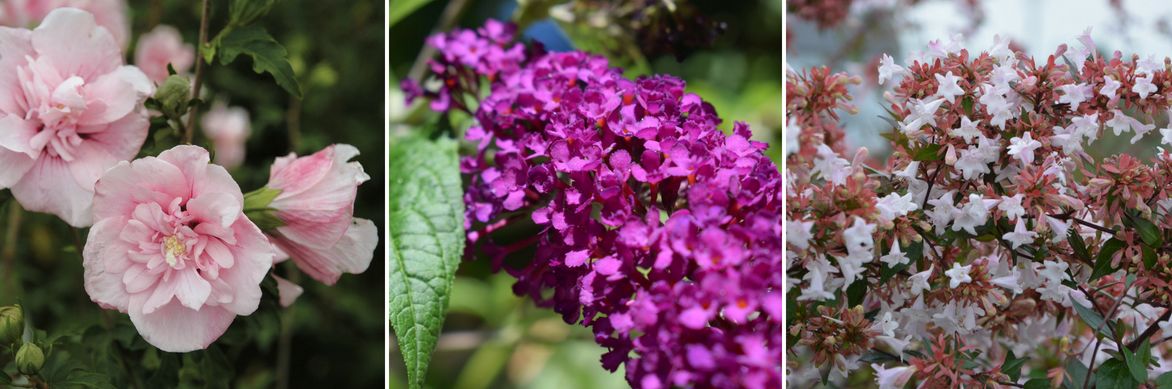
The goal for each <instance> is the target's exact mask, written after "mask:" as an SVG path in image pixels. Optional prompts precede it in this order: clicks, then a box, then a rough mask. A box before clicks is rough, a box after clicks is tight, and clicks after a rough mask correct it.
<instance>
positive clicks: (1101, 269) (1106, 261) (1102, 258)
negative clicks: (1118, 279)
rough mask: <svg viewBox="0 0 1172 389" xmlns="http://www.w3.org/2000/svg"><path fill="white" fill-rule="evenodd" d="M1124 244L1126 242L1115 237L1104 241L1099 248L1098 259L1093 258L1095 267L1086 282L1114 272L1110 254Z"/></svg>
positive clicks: (1113, 253)
mask: <svg viewBox="0 0 1172 389" xmlns="http://www.w3.org/2000/svg"><path fill="white" fill-rule="evenodd" d="M1126 246H1127V244H1126V243H1123V241H1121V240H1119V239H1115V238H1111V239H1110V240H1108V241H1107V243H1104V244H1103V248H1101V249H1099V255H1098V259H1096V260H1095V269H1094V271H1092V272H1091V278H1090V280H1088V282H1089V281H1094V280H1097V279H1099V277H1102V276H1105V275H1108V274H1111V273H1112V272H1114V271H1115V269H1112V268H1111V256H1113V255H1115V252H1116V251H1119V250H1120V249H1122V248H1124V247H1126Z"/></svg>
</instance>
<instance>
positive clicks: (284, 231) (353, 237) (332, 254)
mask: <svg viewBox="0 0 1172 389" xmlns="http://www.w3.org/2000/svg"><path fill="white" fill-rule="evenodd" d="M357 155H358V149H356V148H354V146H351V145H346V144H339V145H333V146H330V147H326V148H325V149H322V150H321V151H318V152H316V153H314V154H313V155H309V156H305V157H300V158H298V157H297V155H296V154H292V153H290V154H289V156H286V157H283V158H277V160H276V162H274V163H273V167H272V170H271V171H270V175H269V183H268V185H266V188H267V189H275V190H278V191H280V193H279V194H277V195H276V197H275V198H274V199H273V200H272V202H271V203H269V204H268V205H267V209H269V210H272V211H273V213H274V215H275V216H276V217H277V218H278V219H279V220H280V221H281V225H280V226H278V227H276V228H273V229H269V230H267V231H266V233H267V234H268V235H269V237H270V238H272V240H273V242H274V243H275V244H276V245H277V247H279V248H280V249H281V250H283V251H284V252H286V253H288V254H289V256H290V257H291V258H292V259H293V262H294V263H296V264H297V266H298V267H299V268H301V270H303V271H305V272H306V273H308V274H309V276H310V277H313V278H314V279H316V280H318V281H321V282H323V283H326V284H329V285H333V284H334V283H335V282H337V281H338V277H340V276H341V275H342V273H351V274H358V273H362V272H363V271H366V268H367V267H369V266H370V260H371V259H372V257H373V256H374V249H375V246H377V245H378V230H377V229H376V228H375V226H374V223H371V221H370V220H366V219H359V218H355V217H354V216H353V215H354V198H355V196H357V194H358V185H359V184H361V183H363V182H365V181H366V180H369V179H370V176H368V175H366V173H365V172H364V171H363V170H362V165H361V164H359V163H358V162H347V161H349V160H350V159H351V158H353V157H355V156H357Z"/></svg>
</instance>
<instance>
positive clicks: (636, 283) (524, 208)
mask: <svg viewBox="0 0 1172 389" xmlns="http://www.w3.org/2000/svg"><path fill="white" fill-rule="evenodd" d="M493 25H495V24H494V22H489V24H488V26H493ZM488 31H492V29H491V28H489V27H485V28H482V29H481V30H480V32H479V33H477V34H475V35H474V37H475V39H476V40H478V41H479V43H471V44H468V45H467V46H472V47H484V46H485V45H487V46H496V47H497V49H490V50H486V51H488V52H498V51H497V50H502V51H500V52H506V51H503V50H505V49H504V48H503V47H504V46H503V45H505V43H504V41H506V40H507V39H506V40H502V39H501V36H498V35H491V34H488V33H487V32H488ZM469 34H472V32H471V31H467V30H461V31H456V32H453V33H449V34H445V35H440V36H438V37H434V38H432V39H431V41H432V42H452V41H454V40H457V39H466V37H468V36H469ZM517 47H519V46H513V49H510V50H509V51H507V52H516V53H525V52H524V51H522V50H520V49H519V48H517ZM437 48H438V49H439V50H440V51H441V57H440V59H439V60H437V61H435V62H433V63H432V68H433V69H441V70H443V72H442V73H439V74H437V75H436V77H437V78H439V79H441V80H446V79H449V77H450V76H451V75H452V74H465V73H467V72H476V73H477V74H481V75H485V76H488V78H489V80H490V85H491V91H490V93H489V94H488V96H487V97H484V98H483V99H482V100H480V104H479V105H478V106H477V107H475V108H473V107H467V106H463V107H462V106H460V105H457V104H446V103H443V100H444V99H447V97H444V96H456V95H458V92H467V89H461V86H460V85H461V84H459V83H452V82H446V81H445V82H442V83H440V84H441V86H440V88H441V89H440V90H434V91H428V92H423V93H425V94H427V95H430V96H433V97H435V98H436V100H435V101H439V102H441V104H438V105H437V104H435V102H433V105H432V107H433V108H439V109H448V108H454V109H461V108H464V109H466V110H467V112H468V113H470V114H473V115H475V117H476V118H477V121H478V123H479V125H477V126H474V127H472V128H470V129H468V131H467V138H468V140H470V141H472V142H474V143H475V144H476V145H477V152H476V154H475V155H473V156H469V157H466V158H464V159H463V161H462V169H463V171H464V172H465V173H466V174H468V175H469V180H470V183H469V186H468V187H467V190H466V195H465V203H466V205H467V215H466V216H467V226H468V228H469V230H468V231H469V232H468V239H469V240H470V241H471V242H473V243H474V247H475V248H479V249H480V250H481V251H482V252H484V253H487V254H489V255H490V256H492V257H493V258H494V262H495V265H496V266H497V267H501V266H504V265H503V263H502V262H503V259H504V257H505V256H507V255H508V254H511V253H514V252H517V251H519V250H521V249H525V248H529V247H533V248H534V249H535V252H536V255H535V256H534V258H533V260H532V261H531V262H529V263H528V264H527V265H526V266H524V267H521V268H511V267H510V268H508V269H507V270H508V271H509V272H510V273H511V274H513V275H514V276H515V277H517V283H516V284H515V285H514V291H515V292H516V293H517V294H521V295H529V296H530V297H532V298H533V300H534V301H536V302H537V304H538V305H540V306H543V307H551V308H553V309H554V310H555V311H557V312H559V313H561V314H562V316H563V318H564V319H565V320H566V322H568V323H581V324H582V325H584V326H587V327H590V328H591V329H592V330H593V331H594V334H595V340H596V341H597V342H598V343H599V344H600V345H602V346H604V347H606V348H607V349H608V350H609V351H608V352H606V353H605V354H604V355H603V356H602V365H603V366H604V367H605V368H607V369H609V370H612V371H613V370H614V369H616V368H618V366H619V365H621V364H625V368H626V371H627V380H628V382H629V383H630V384H631V385H632V386H635V387H641V388H666V387H673V386H681V387H688V386H695V387H721V388H740V387H748V388H774V387H779V386H780V385H781V349H782V342H783V334H782V328H781V320H782V302H783V297H782V275H781V273H780V272H778V271H777V269H780V268H781V256H780V253H781V244H782V243H781V200H782V198H781V175H780V173H779V171H778V168H777V167H776V166H775V165H774V164H773V163H772V162H770V161H769V160H768V159H767V158H766V157H765V156H764V155H763V154H762V150H763V149H764V148H765V145H764V144H762V143H760V142H755V141H751V140H749V136H750V133H749V129H748V126H746V125H745V124H743V123H736V124H735V125H734V126H733V127H734V128H733V131H732V134H731V135H726V134H724V133H723V132H721V131H720V130H719V129H718V128H717V125H719V124H720V123H721V119H720V118H719V117H718V116H717V115H716V112H715V110H714V109H713V107H712V106H711V105H710V104H708V103H707V102H704V101H703V100H702V99H701V98H700V97H699V96H697V95H695V94H690V93H686V92H685V90H684V82H683V81H681V80H679V79H677V78H674V77H670V76H650V77H641V78H639V79H636V80H630V79H626V78H624V77H623V76H622V74H621V72H620V70H619V69H616V68H612V67H609V66H608V64H607V61H606V59H604V58H602V57H598V56H593V55H590V54H588V53H584V52H565V53H542V52H540V51H539V50H535V51H530V52H528V53H525V55H524V56H523V57H520V58H517V57H513V56H505V58H504V61H503V62H492V61H489V62H482V61H477V62H475V63H474V64H475V66H482V65H488V66H485V67H480V68H472V66H474V65H472V64H469V65H468V66H465V67H455V69H453V67H454V64H453V63H452V62H451V60H450V58H458V57H460V56H462V55H463V54H464V53H463V52H462V51H460V50H463V46H460V48H455V46H453V45H450V44H447V45H438V46H437ZM472 84H476V83H472ZM408 85H409V86H410V84H408ZM416 93H418V91H417V92H416ZM470 97H472V98H476V97H477V96H470ZM461 100H464V99H461ZM490 161H491V162H490ZM526 218H527V219H529V220H531V221H532V222H533V223H535V224H536V225H537V227H538V228H539V229H540V232H539V233H537V234H535V235H533V236H532V237H531V238H527V239H524V240H522V241H519V242H512V243H508V244H497V243H496V242H495V241H494V239H493V237H492V236H491V232H493V231H495V230H498V229H500V228H503V227H504V226H506V225H509V224H512V223H516V222H518V221H519V220H523V219H526Z"/></svg>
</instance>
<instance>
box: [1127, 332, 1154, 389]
mask: <svg viewBox="0 0 1172 389" xmlns="http://www.w3.org/2000/svg"><path fill="white" fill-rule="evenodd" d="M1144 343H1147V340H1144ZM1149 350H1150V346H1149ZM1120 354H1123V362H1124V363H1125V364H1126V365H1127V371H1128V372H1130V373H1131V378H1134V379H1135V380H1136V381H1137V382H1147V380H1148V366H1147V364H1145V363H1144V362H1143V360H1141V359H1140V356H1139V355H1136V353H1133V352H1131V349H1128V348H1127V347H1122V350H1120ZM1149 354H1150V353H1149Z"/></svg>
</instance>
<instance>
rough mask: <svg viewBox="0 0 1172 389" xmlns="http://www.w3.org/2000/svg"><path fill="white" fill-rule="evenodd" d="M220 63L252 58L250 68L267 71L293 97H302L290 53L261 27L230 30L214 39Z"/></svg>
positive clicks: (226, 63)
mask: <svg viewBox="0 0 1172 389" xmlns="http://www.w3.org/2000/svg"><path fill="white" fill-rule="evenodd" d="M213 47H218V49H217V50H218V54H219V56H220V64H221V65H228V64H230V63H232V61H234V60H236V57H237V56H239V55H242V54H243V55H247V56H249V57H251V58H252V71H254V72H256V73H257V74H261V73H268V74H270V75H272V76H273V79H274V80H276V81H277V85H280V86H281V88H284V89H285V91H287V92H289V94H292V95H293V96H296V97H299V98H300V97H301V85H299V84H298V83H297V76H296V75H295V74H294V73H293V66H292V65H290V64H289V53H288V52H287V51H285V47H284V46H281V44H280V43H277V40H276V39H273V37H272V35H269V32H268V31H265V29H264V28H263V27H254V26H249V27H242V28H237V29H234V30H232V31H231V32H229V33H228V35H227V36H224V37H223V38H220V39H218V40H217V41H216V43H215V45H214V46H213Z"/></svg>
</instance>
